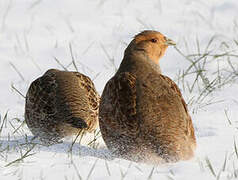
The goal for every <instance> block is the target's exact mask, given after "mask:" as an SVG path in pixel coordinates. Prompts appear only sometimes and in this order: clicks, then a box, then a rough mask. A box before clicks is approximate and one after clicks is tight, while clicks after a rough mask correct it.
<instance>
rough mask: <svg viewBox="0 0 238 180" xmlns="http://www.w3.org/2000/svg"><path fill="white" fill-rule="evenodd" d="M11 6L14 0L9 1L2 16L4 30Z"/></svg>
mask: <svg viewBox="0 0 238 180" xmlns="http://www.w3.org/2000/svg"><path fill="white" fill-rule="evenodd" d="M11 7H12V0H10V1H9V3H8V5H7V9H6V11H5V12H4V14H3V17H2V27H1V29H2V31H3V30H4V29H5V26H6V19H7V15H8V14H9V11H10V9H11Z"/></svg>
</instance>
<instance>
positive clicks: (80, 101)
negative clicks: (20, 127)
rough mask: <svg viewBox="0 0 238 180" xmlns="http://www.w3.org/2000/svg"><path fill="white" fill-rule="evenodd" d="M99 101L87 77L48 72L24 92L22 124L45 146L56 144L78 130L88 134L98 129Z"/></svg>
mask: <svg viewBox="0 0 238 180" xmlns="http://www.w3.org/2000/svg"><path fill="white" fill-rule="evenodd" d="M99 100H100V97H99V95H98V93H97V91H96V90H95V87H94V84H93V82H92V81H91V79H90V78H89V77H87V76H85V75H83V74H81V73H79V72H69V71H60V70H56V69H50V70H48V71H47V72H46V73H45V74H44V75H43V76H41V77H39V78H38V79H36V80H35V81H33V82H32V83H31V85H30V87H29V89H28V92H27V94H26V103H25V120H26V124H27V126H28V127H29V129H30V130H31V132H32V133H33V135H35V137H38V138H39V139H40V140H41V141H42V142H43V143H45V144H54V143H58V142H59V141H60V140H61V139H62V138H63V137H66V136H70V135H74V134H78V133H79V132H80V131H81V130H85V132H92V131H94V130H95V129H96V128H97V126H98V108H99Z"/></svg>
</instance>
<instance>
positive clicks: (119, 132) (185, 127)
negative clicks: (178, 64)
mask: <svg viewBox="0 0 238 180" xmlns="http://www.w3.org/2000/svg"><path fill="white" fill-rule="evenodd" d="M169 45H175V43H174V42H173V41H172V40H170V39H168V38H166V37H165V36H164V35H162V34H161V33H159V32H157V31H149V30H148V31H143V32H141V33H139V34H138V35H136V36H135V38H134V39H133V40H132V41H131V43H130V44H129V46H128V47H127V48H126V50H125V53H124V58H123V60H122V62H121V65H120V67H119V69H118V71H117V72H116V74H115V75H114V77H112V78H111V79H110V80H109V81H108V82H107V84H106V86H105V88H104V90H103V93H102V96H101V102H100V106H99V126H100V129H101V133H102V137H103V139H104V141H105V143H106V145H107V147H108V148H109V150H111V151H112V152H113V153H115V154H116V155H118V156H120V157H122V158H125V159H128V160H132V161H136V162H144V163H152V164H161V163H167V162H176V161H179V160H188V159H190V158H192V157H193V155H194V151H195V148H196V139H195V135H194V128H193V124H192V120H191V117H190V115H189V113H188V109H187V105H186V103H185V101H184V99H183V97H182V95H181V92H180V90H179V88H178V86H177V85H176V84H175V82H173V81H172V80H171V79H170V78H169V77H167V76H164V75H162V74H161V71H160V66H159V59H160V58H161V57H162V56H163V55H164V53H165V51H166V49H167V47H168V46H169Z"/></svg>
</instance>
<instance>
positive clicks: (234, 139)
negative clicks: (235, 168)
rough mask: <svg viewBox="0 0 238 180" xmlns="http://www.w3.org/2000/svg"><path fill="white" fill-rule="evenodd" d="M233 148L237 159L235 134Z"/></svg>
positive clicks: (237, 150)
mask: <svg viewBox="0 0 238 180" xmlns="http://www.w3.org/2000/svg"><path fill="white" fill-rule="evenodd" d="M234 149H235V154H236V158H237V159H238V149H237V146H236V139H235V136H234Z"/></svg>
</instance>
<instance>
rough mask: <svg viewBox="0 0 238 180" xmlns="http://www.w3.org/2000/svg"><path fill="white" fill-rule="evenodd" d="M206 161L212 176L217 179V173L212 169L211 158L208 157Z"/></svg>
mask: <svg viewBox="0 0 238 180" xmlns="http://www.w3.org/2000/svg"><path fill="white" fill-rule="evenodd" d="M205 161H206V163H207V166H208V168H209V169H210V171H211V173H212V175H213V176H214V177H216V173H215V171H214V169H213V167H212V164H211V162H210V160H209V158H208V157H206V158H205Z"/></svg>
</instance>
